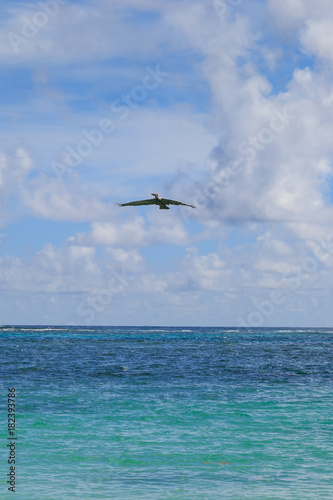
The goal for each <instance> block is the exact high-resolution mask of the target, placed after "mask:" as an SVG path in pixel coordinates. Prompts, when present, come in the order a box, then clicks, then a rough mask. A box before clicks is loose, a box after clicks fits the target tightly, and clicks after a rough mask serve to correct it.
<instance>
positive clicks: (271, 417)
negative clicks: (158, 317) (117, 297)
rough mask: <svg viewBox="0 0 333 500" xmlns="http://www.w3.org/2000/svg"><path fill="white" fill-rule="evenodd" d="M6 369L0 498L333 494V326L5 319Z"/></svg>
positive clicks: (235, 499)
mask: <svg viewBox="0 0 333 500" xmlns="http://www.w3.org/2000/svg"><path fill="white" fill-rule="evenodd" d="M0 370H1V375H0V383H1V399H2V401H1V405H0V407H1V409H2V410H1V419H0V436H1V450H0V465H1V466H0V472H1V477H0V498H1V499H5V498H15V499H16V500H21V499H24V500H49V499H52V500H67V499H68V500H69V499H70V500H72V499H80V500H93V499H105V500H106V499H114V500H148V499H149V500H159V499H161V500H185V499H186V500H199V499H200V500H215V499H216V500H220V499H221V500H229V499H232V500H247V499H249V500H250V499H251V500H273V499H278V500H284V499H288V500H298V499H299V500H306V499H315V500H318V499H327V500H328V499H330V500H331V499H332V498H333V433H332V420H333V409H332V402H333V328H332V329H301V328H299V329H285V328H278V329H277V328H275V329H273V328H270V329H264V328H252V329H246V328H190V327H189V328H184V327H182V328H164V327H158V328H155V327H154V328H153V327H60V326H57V327H52V326H37V327H31V326H26V327H23V326H21V327H15V326H6V327H5V326H3V327H0ZM13 388H14V389H15V405H16V406H15V411H16V427H15V437H16V438H17V439H16V441H15V450H14V451H15V494H14V493H13V492H11V491H8V490H7V488H8V487H9V484H8V483H7V480H8V477H7V474H8V473H9V464H8V455H9V450H10V447H8V446H7V444H8V443H10V442H11V441H10V440H8V437H9V435H8V429H7V397H8V389H13ZM11 394H12V393H11Z"/></svg>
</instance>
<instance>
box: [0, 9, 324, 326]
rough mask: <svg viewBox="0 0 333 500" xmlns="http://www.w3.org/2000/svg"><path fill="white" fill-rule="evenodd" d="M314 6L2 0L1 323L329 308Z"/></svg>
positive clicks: (126, 321)
mask: <svg viewBox="0 0 333 500" xmlns="http://www.w3.org/2000/svg"><path fill="white" fill-rule="evenodd" d="M236 4H237V5H236ZM330 14H331V5H330V3H329V2H328V0H320V1H318V2H316V3H315V4H314V2H312V1H311V0H303V1H300V0H288V1H287V0H279V1H278V0H269V1H261V0H247V1H246V2H245V1H243V2H242V1H239V2H234V1H230V0H225V1H224V0H214V1H213V0H212V1H207V0H205V1H204V0H191V1H189V0H177V1H176V0H154V1H153V0H122V1H120V0H114V1H113V2H109V1H107V0H96V1H95V2H93V3H92V2H85V1H81V0H77V1H63V0H44V1H42V2H36V3H34V2H30V1H29V2H23V1H15V2H13V1H9V0H5V1H3V2H2V4H1V22H0V69H1V79H0V90H1V92H0V103H1V108H0V109H1V111H0V112H1V115H2V116H1V122H2V124H3V127H2V141H1V146H0V190H1V202H0V210H1V211H0V214H1V215H0V225H1V227H0V298H1V303H2V308H1V311H0V323H2V324H78V325H80V324H83V325H88V324H91V325H92V324H96V325H170V326H173V325H194V326H195V325H203V326H230V325H234V326H239V325H244V326H245V325H248V326H275V325H278V326H289V325H290V326H331V325H332V322H333V318H332V316H333V313H332V311H331V303H332V298H333V297H332V287H331V283H332V277H333V276H332V270H333V257H332V251H333V244H331V241H332V240H333V234H332V233H333V231H332V227H333V226H332V223H333V208H332V196H331V189H332V157H333V145H332V140H331V138H332V133H333V120H332V117H333V111H332V106H333V91H332V88H331V80H332V63H333V56H332V54H333V50H332V49H333V39H332V36H331V33H332V28H333V21H332V20H331V15H330ZM156 191H157V192H159V193H160V194H161V195H162V196H165V197H169V198H174V199H179V200H182V201H184V202H187V203H190V204H195V205H196V206H197V209H196V210H193V209H191V208H182V209H180V208H178V207H173V208H172V209H171V210H169V211H165V212H164V211H161V212H160V211H159V210H158V209H157V207H127V208H119V207H117V206H116V205H115V204H114V202H116V201H118V202H127V201H131V200H135V199H143V198H147V197H149V196H150V193H152V192H156ZM331 247H332V248H331Z"/></svg>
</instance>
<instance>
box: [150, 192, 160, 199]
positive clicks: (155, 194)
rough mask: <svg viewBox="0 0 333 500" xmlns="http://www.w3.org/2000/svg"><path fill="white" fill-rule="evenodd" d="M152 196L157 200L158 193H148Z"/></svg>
mask: <svg viewBox="0 0 333 500" xmlns="http://www.w3.org/2000/svg"><path fill="white" fill-rule="evenodd" d="M150 194H151V195H152V196H155V198H159V196H158V193H150Z"/></svg>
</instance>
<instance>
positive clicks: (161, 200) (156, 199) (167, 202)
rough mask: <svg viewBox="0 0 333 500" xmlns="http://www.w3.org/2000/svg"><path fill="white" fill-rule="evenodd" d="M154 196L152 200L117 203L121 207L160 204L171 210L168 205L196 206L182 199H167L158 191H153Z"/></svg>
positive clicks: (162, 207) (163, 207)
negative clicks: (183, 201)
mask: <svg viewBox="0 0 333 500" xmlns="http://www.w3.org/2000/svg"><path fill="white" fill-rule="evenodd" d="M151 195H152V196H154V198H152V199H150V200H139V201H130V202H129V203H116V205H118V206H119V207H128V206H135V207H136V206H138V205H159V207H160V210H170V207H168V205H185V207H192V208H196V207H195V206H194V205H188V204H187V203H182V202H181V201H176V200H167V199H166V198H161V197H160V196H159V195H158V193H151Z"/></svg>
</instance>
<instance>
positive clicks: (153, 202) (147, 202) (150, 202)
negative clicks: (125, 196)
mask: <svg viewBox="0 0 333 500" xmlns="http://www.w3.org/2000/svg"><path fill="white" fill-rule="evenodd" d="M117 205H118V206H119V207H128V206H134V207H135V206H137V205H157V201H156V199H155V198H154V199H150V200H139V201H130V202H129V203H117Z"/></svg>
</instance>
